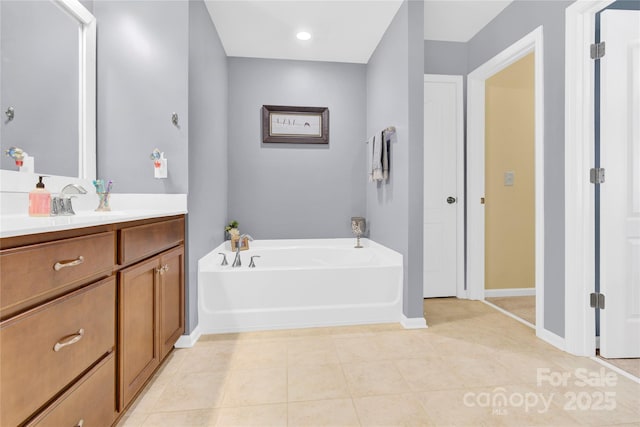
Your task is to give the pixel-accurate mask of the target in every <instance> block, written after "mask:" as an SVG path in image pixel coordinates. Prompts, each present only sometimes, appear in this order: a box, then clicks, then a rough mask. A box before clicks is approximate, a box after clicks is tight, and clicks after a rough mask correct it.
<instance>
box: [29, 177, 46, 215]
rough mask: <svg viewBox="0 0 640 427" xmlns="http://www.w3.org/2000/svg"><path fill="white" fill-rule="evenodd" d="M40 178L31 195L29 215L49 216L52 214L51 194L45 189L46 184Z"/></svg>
mask: <svg viewBox="0 0 640 427" xmlns="http://www.w3.org/2000/svg"><path fill="white" fill-rule="evenodd" d="M42 178H44V177H42V176H41V177H39V180H38V183H37V184H36V188H35V189H34V190H33V191H31V192H30V193H29V215H30V216H49V214H50V213H51V193H49V191H47V190H46V189H45V188H44V182H42Z"/></svg>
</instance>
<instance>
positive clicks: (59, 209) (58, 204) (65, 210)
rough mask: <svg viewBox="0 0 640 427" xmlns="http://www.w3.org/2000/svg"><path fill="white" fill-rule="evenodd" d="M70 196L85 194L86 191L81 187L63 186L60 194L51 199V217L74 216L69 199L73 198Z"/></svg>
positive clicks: (76, 185)
mask: <svg viewBox="0 0 640 427" xmlns="http://www.w3.org/2000/svg"><path fill="white" fill-rule="evenodd" d="M72 194H87V190H85V189H84V187H83V186H81V185H78V184H68V185H65V186H64V188H63V189H62V191H60V194H58V196H57V197H52V198H51V215H52V216H55V215H75V214H76V213H75V212H74V211H73V206H72V205H71V198H72V197H75V196H72Z"/></svg>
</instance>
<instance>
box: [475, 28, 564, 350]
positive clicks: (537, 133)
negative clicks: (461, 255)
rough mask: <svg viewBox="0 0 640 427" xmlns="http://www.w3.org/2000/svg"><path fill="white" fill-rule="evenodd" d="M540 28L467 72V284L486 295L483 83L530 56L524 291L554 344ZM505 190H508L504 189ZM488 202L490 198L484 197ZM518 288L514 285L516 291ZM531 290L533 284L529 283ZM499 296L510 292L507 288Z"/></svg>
mask: <svg viewBox="0 0 640 427" xmlns="http://www.w3.org/2000/svg"><path fill="white" fill-rule="evenodd" d="M542 37H543V30H542V27H538V28H536V29H535V30H534V31H532V32H531V33H530V34H528V35H526V36H525V37H523V38H522V39H521V40H519V41H518V42H516V43H514V44H513V45H512V46H510V47H508V48H507V49H505V50H504V51H502V52H501V53H499V54H498V55H496V56H495V57H494V58H492V59H490V60H489V61H487V62H486V63H485V64H483V65H481V66H480V67H478V68H477V69H476V70H474V71H472V72H471V73H470V74H469V76H468V102H467V111H468V114H467V202H468V203H467V288H468V293H469V297H470V298H471V299H479V300H485V297H487V294H486V290H485V281H486V272H487V268H486V267H487V266H486V265H485V260H486V258H485V248H486V246H485V239H486V235H485V221H486V216H485V215H486V213H487V212H486V205H485V203H484V202H485V198H486V197H487V193H486V182H485V177H486V176H487V174H486V173H487V171H485V162H486V160H485V142H486V136H487V129H486V117H485V115H486V102H487V99H486V96H487V92H486V83H487V81H488V80H489V79H490V78H491V77H493V76H495V75H496V74H498V73H500V72H501V71H503V70H505V69H507V68H508V67H509V66H511V65H512V64H515V63H517V62H518V61H520V60H522V59H523V58H525V57H527V56H528V55H531V54H533V56H532V57H530V58H531V59H532V61H533V74H534V76H533V79H534V88H533V102H534V106H533V115H534V124H533V132H534V137H533V149H532V158H533V162H532V174H533V183H532V186H533V206H534V207H533V279H532V280H533V285H534V286H533V289H535V291H533V292H531V291H529V290H527V291H524V292H528V293H530V294H533V293H535V329H536V335H537V336H538V337H540V338H542V339H545V340H546V341H549V342H551V343H553V344H554V345H557V341H558V338H557V337H555V335H554V334H553V333H551V332H549V331H546V330H545V329H544V324H543V315H542V313H543V312H544V126H543V120H544V110H543V109H544V103H543V94H544V85H543V57H544V56H543V45H542ZM496 172H497V173H496V175H497V178H496V179H497V181H498V182H499V184H500V185H501V186H503V187H505V185H504V184H505V183H507V186H506V187H509V184H510V183H516V182H519V181H517V180H518V176H519V174H515V173H510V172H515V171H512V170H510V169H507V170H498V171H496ZM507 190H509V189H507ZM487 202H489V203H490V201H489V200H488V199H487ZM502 286H509V288H505V290H503V292H508V291H506V289H511V292H513V293H515V294H516V295H517V294H518V293H520V292H523V291H522V290H521V289H522V285H521V284H509V285H502ZM516 289H517V290H516ZM529 289H531V288H529ZM502 296H511V295H509V294H508V293H507V294H505V295H502Z"/></svg>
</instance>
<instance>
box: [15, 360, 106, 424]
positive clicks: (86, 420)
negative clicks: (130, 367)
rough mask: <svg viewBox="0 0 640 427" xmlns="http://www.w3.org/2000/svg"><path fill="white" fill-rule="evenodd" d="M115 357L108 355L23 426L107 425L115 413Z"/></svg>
mask: <svg viewBox="0 0 640 427" xmlns="http://www.w3.org/2000/svg"><path fill="white" fill-rule="evenodd" d="M115 378H116V358H115V352H112V353H111V354H110V355H109V356H107V357H106V358H105V359H104V360H102V361H101V362H100V363H99V364H98V365H96V366H95V367H94V368H93V369H92V370H91V371H90V372H89V373H88V374H87V375H85V376H84V377H82V378H81V379H80V380H79V381H78V382H77V383H76V384H74V386H73V387H72V388H71V389H69V390H68V391H67V392H66V393H65V394H63V395H62V396H61V397H60V398H59V399H57V400H56V401H55V402H54V403H53V404H52V405H50V406H49V407H48V408H47V409H46V410H45V411H44V412H42V413H41V414H40V415H39V416H38V417H37V418H35V419H33V420H32V421H31V422H30V423H28V424H27V426H29V427H31V426H39V427H45V426H51V427H59V426H69V427H71V426H79V425H80V426H82V425H84V426H87V427H89V426H109V425H111V424H112V423H113V420H115V418H116V415H117V412H116V381H115Z"/></svg>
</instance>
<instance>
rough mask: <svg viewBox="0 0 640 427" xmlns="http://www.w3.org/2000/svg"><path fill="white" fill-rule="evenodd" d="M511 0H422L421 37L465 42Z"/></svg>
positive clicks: (511, 0)
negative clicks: (423, 0) (422, 35)
mask: <svg viewBox="0 0 640 427" xmlns="http://www.w3.org/2000/svg"><path fill="white" fill-rule="evenodd" d="M512 2H513V0H425V4H424V39H425V40H441V41H452V42H468V41H469V40H471V38H472V37H473V36H475V35H476V34H477V33H478V31H480V30H481V29H483V28H484V26H485V25H487V24H488V23H489V22H491V20H492V19H493V18H495V17H496V16H497V15H498V14H499V13H500V12H502V10H503V9H504V8H505V7H507V6H509V5H510V4H511V3H512Z"/></svg>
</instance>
